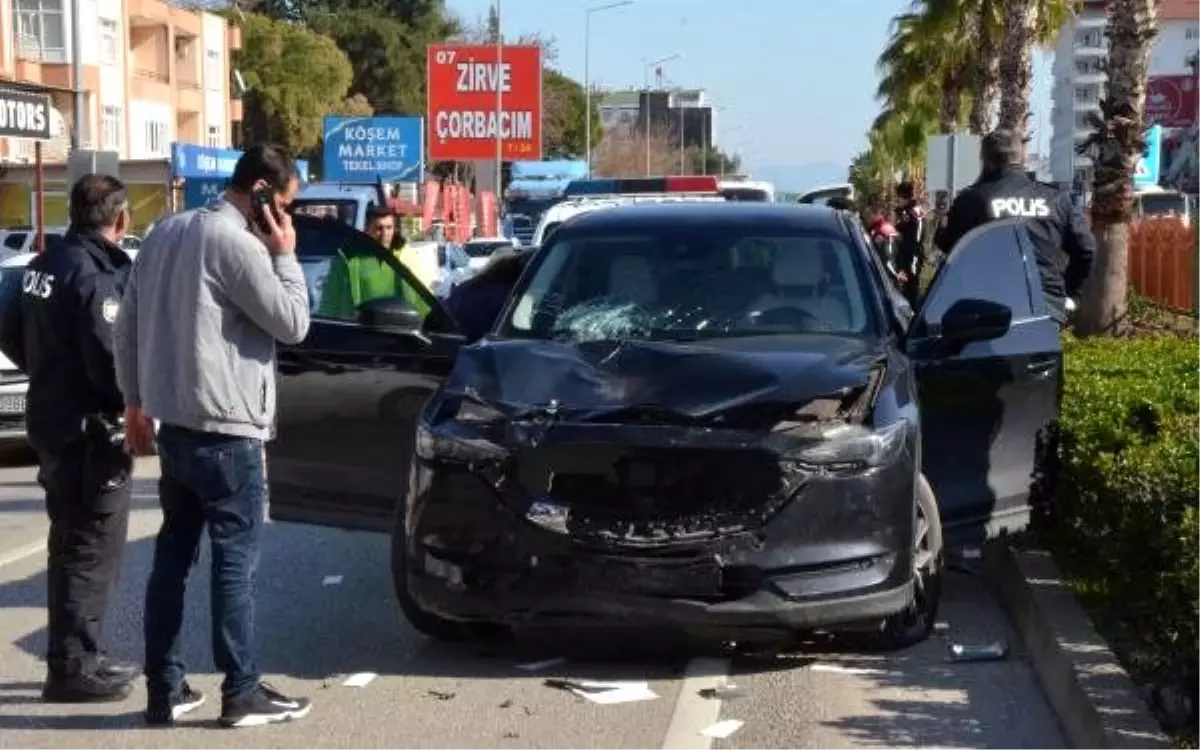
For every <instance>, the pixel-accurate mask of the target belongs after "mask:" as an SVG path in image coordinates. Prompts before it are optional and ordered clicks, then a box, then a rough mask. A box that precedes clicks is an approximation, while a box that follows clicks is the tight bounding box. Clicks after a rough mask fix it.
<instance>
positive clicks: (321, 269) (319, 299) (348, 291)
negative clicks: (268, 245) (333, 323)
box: [296, 219, 433, 321]
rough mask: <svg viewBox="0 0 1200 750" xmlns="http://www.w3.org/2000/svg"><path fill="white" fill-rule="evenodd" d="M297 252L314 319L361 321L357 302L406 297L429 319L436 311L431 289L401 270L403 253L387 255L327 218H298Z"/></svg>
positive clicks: (369, 239)
mask: <svg viewBox="0 0 1200 750" xmlns="http://www.w3.org/2000/svg"><path fill="white" fill-rule="evenodd" d="M296 255H297V257H298V259H299V260H300V265H301V267H302V268H303V269H304V280H305V283H306V284H307V285H308V299H309V306H310V310H311V313H312V316H313V317H314V318H316V319H327V320H340V321H357V320H358V308H359V306H361V305H362V304H363V303H364V302H369V301H371V300H377V299H400V300H403V301H405V302H407V303H408V304H409V305H411V306H412V307H413V308H415V309H416V310H417V311H418V312H420V313H421V314H422V315H423V316H424V317H426V318H428V317H429V315H430V313H431V311H432V310H433V305H432V298H431V297H430V295H429V293H428V292H427V291H425V290H424V289H422V288H421V286H420V284H418V283H415V282H413V281H412V280H410V278H409V277H407V276H406V275H405V274H404V273H402V272H401V270H400V269H401V268H403V267H404V266H403V265H402V264H401V262H400V260H399V258H398V257H397V256H396V255H393V256H392V258H391V260H389V259H388V258H387V255H386V251H384V250H383V248H382V247H380V246H379V245H378V244H376V243H375V242H374V240H372V239H371V238H370V237H368V236H367V235H365V234H361V233H359V232H355V231H350V230H347V229H345V228H343V227H342V226H341V225H339V224H336V223H331V222H327V221H324V220H312V219H309V220H303V219H298V220H297V222H296Z"/></svg>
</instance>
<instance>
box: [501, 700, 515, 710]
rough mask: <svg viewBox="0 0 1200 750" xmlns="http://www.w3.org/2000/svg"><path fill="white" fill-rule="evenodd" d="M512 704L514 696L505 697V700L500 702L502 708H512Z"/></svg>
mask: <svg viewBox="0 0 1200 750" xmlns="http://www.w3.org/2000/svg"><path fill="white" fill-rule="evenodd" d="M512 704H513V702H512V698H505V699H504V700H503V701H502V702H501V703H500V708H512Z"/></svg>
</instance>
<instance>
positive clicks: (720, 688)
mask: <svg viewBox="0 0 1200 750" xmlns="http://www.w3.org/2000/svg"><path fill="white" fill-rule="evenodd" d="M697 694H698V695H699V696H700V697H701V698H707V699H709V700H716V701H726V700H731V699H733V698H741V697H743V696H745V695H746V691H745V690H743V689H742V688H740V687H738V686H737V685H734V684H733V683H732V682H722V683H720V684H718V685H717V686H716V687H709V688H701V689H700V690H698V691H697Z"/></svg>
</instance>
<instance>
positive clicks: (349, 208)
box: [291, 198, 358, 227]
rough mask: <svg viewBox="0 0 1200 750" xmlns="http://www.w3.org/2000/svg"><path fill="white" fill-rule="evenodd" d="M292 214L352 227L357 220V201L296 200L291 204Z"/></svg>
mask: <svg viewBox="0 0 1200 750" xmlns="http://www.w3.org/2000/svg"><path fill="white" fill-rule="evenodd" d="M291 210H292V213H293V214H294V215H296V216H311V217H313V218H314V219H332V220H333V221H340V222H341V223H343V224H345V225H346V226H348V227H352V226H354V225H355V223H356V222H357V220H358V201H354V200H325V199H320V198H297V199H296V200H295V201H293V202H292V208H291Z"/></svg>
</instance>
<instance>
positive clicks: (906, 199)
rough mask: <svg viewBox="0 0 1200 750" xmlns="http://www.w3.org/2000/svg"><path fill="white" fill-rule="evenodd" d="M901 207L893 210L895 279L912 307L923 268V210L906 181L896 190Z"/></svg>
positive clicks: (914, 190)
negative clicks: (894, 217) (894, 214)
mask: <svg viewBox="0 0 1200 750" xmlns="http://www.w3.org/2000/svg"><path fill="white" fill-rule="evenodd" d="M896 197H898V198H899V199H900V206H899V207H898V208H897V209H896V232H897V233H898V237H897V238H896V250H895V252H896V279H897V280H898V281H899V282H900V291H901V292H903V294H904V298H905V299H907V300H908V303H909V304H910V305H912V306H914V307H916V304H917V297H918V296H920V293H921V270H922V269H923V268H924V267H925V249H924V247H923V245H924V242H925V207H924V206H922V205H921V203H920V201H918V200H917V195H916V188H915V187H914V186H913V184H912V183H911V182H908V181H907V180H906V181H904V182H901V183H900V184H899V185H898V186H896Z"/></svg>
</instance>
